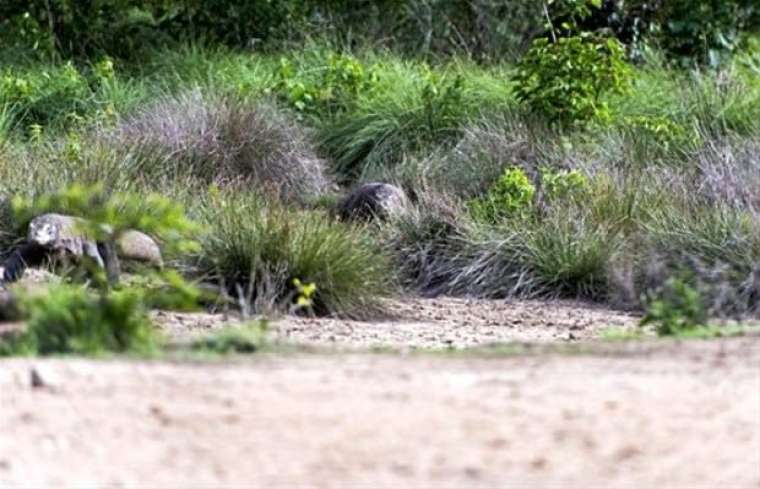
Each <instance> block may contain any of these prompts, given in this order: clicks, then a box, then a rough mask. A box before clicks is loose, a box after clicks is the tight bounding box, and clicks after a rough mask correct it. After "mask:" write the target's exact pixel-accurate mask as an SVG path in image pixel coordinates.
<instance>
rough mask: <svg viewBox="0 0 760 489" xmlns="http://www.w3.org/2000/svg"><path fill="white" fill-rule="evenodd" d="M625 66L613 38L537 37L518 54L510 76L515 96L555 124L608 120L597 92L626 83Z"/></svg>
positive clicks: (615, 89) (619, 88) (614, 89)
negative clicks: (515, 66) (528, 48)
mask: <svg viewBox="0 0 760 489" xmlns="http://www.w3.org/2000/svg"><path fill="white" fill-rule="evenodd" d="M630 73H631V70H630V68H629V66H628V64H627V62H626V59H625V51H624V49H623V47H622V45H621V44H620V43H619V42H618V41H617V40H615V39H604V38H599V37H595V36H592V35H588V34H582V35H578V36H573V37H560V38H559V39H557V40H556V42H551V41H550V40H549V39H546V38H539V39H536V40H535V41H534V42H533V46H532V47H531V48H530V50H529V51H528V52H527V53H526V54H525V56H524V57H523V58H522V59H521V60H520V62H519V64H518V70H517V73H516V74H515V76H514V83H515V94H516V96H517V99H518V100H520V101H521V102H523V103H524V104H526V106H527V107H528V108H529V109H530V110H531V111H533V112H536V113H538V114H540V115H542V116H544V117H546V118H547V119H548V120H550V121H553V122H558V123H560V124H570V123H576V122H577V123H585V122H589V121H592V120H598V121H602V122H606V121H608V120H609V118H610V116H609V108H608V106H607V103H606V102H605V101H604V99H603V96H604V95H605V94H607V93H619V92H622V91H624V90H625V89H626V88H627V85H628V79H629V77H630Z"/></svg>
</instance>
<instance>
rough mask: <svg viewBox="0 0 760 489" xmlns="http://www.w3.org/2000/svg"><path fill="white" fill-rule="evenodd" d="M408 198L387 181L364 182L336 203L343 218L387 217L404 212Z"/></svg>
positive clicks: (407, 204) (367, 218) (366, 218)
mask: <svg viewBox="0 0 760 489" xmlns="http://www.w3.org/2000/svg"><path fill="white" fill-rule="evenodd" d="M408 206H409V199H408V198H407V197H406V194H405V193H404V191H403V190H401V189H400V188H399V187H396V186H395V185H391V184H389V183H365V184H363V185H360V186H359V187H357V188H355V189H354V190H353V191H352V192H351V193H350V194H349V195H348V196H347V197H346V198H344V199H343V201H341V203H340V204H339V205H338V215H339V216H340V218H341V219H343V220H348V219H362V220H369V219H373V218H379V219H387V218H389V217H391V216H394V215H400V214H403V213H404V212H406V210H407V209H408Z"/></svg>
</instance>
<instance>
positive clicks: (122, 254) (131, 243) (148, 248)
mask: <svg viewBox="0 0 760 489" xmlns="http://www.w3.org/2000/svg"><path fill="white" fill-rule="evenodd" d="M116 252H117V254H118V255H119V258H121V259H123V260H134V261H138V262H142V263H145V264H148V265H152V266H154V267H158V268H161V267H162V266H163V265H164V260H163V257H162V256H161V248H159V246H158V243H156V241H155V240H154V239H153V238H151V237H150V236H148V235H147V234H145V233H143V232H140V231H134V230H129V231H126V232H124V233H122V234H121V236H119V239H118V240H116Z"/></svg>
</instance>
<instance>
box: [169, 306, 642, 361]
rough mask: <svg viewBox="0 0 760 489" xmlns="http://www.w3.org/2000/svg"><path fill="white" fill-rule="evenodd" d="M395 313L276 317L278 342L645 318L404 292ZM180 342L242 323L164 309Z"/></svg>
mask: <svg viewBox="0 0 760 489" xmlns="http://www.w3.org/2000/svg"><path fill="white" fill-rule="evenodd" d="M387 310H388V311H390V312H392V317H388V318H386V319H383V320H376V321H350V320H344V319H331V318H306V317H295V316H285V317H281V318H278V319H276V320H274V321H272V323H271V340H272V341H275V342H281V343H286V344H298V345H309V346H329V347H332V348H337V349H341V350H357V349H358V350H366V349H378V348H391V349H394V350H414V349H438V348H455V349H456V348H467V347H473V346H482V345H487V344H492V343H513V342H539V343H546V342H556V341H562V342H575V341H580V340H588V339H594V338H598V337H599V333H600V332H601V331H603V330H605V329H608V328H621V329H632V328H635V327H636V325H637V324H638V321H639V318H638V316H636V315H634V314H628V313H625V312H620V311H614V310H610V309H607V308H604V307H600V306H595V305H592V304H589V303H584V302H578V301H506V300H479V299H458V298H449V297H444V298H436V299H422V298H405V299H403V300H395V301H389V302H388V303H387ZM156 319H157V322H159V323H160V324H161V326H162V328H163V329H164V330H165V331H167V332H168V333H169V335H170V336H171V337H173V338H174V339H176V340H182V339H184V338H187V337H193V336H197V335H202V334H206V333H209V332H211V331H213V330H214V329H218V328H220V327H222V326H225V325H229V324H234V323H236V322H239V321H240V320H239V319H236V318H234V317H230V316H226V315H224V314H197V313H193V314H181V313H173V312H159V313H157V315H156Z"/></svg>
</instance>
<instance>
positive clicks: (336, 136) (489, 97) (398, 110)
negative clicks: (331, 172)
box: [320, 61, 514, 178]
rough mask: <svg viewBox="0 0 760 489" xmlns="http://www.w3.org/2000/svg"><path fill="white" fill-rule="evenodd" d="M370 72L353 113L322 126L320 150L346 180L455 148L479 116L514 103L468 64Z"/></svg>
mask: <svg viewBox="0 0 760 489" xmlns="http://www.w3.org/2000/svg"><path fill="white" fill-rule="evenodd" d="M371 69H372V70H374V73H375V76H376V81H375V82H374V84H373V86H372V88H371V89H369V90H366V91H363V92H360V93H359V94H358V95H357V98H356V100H355V102H354V105H353V107H352V109H351V110H349V111H347V112H345V113H344V114H341V115H340V116H338V117H336V118H334V119H332V120H328V121H326V123H324V124H322V125H321V126H320V134H321V144H322V147H323V148H324V149H325V150H326V151H327V153H328V154H329V155H330V156H331V157H332V159H333V161H334V166H335V169H336V171H337V172H338V173H339V174H340V175H341V176H343V177H345V178H361V176H362V175H366V174H367V173H371V172H377V171H378V169H382V168H384V167H392V166H394V165H397V164H398V163H399V162H400V161H401V160H402V159H403V158H404V156H405V155H408V154H420V153H423V152H424V151H429V150H431V149H434V148H435V147H437V146H440V145H448V144H451V142H452V141H456V140H457V138H458V137H459V135H460V134H461V131H462V130H463V128H464V127H465V126H466V125H467V123H468V122H469V121H471V120H472V119H475V118H476V117H478V116H479V115H480V114H481V113H483V112H488V111H491V110H494V109H495V108H499V107H502V108H503V107H508V106H510V105H512V104H513V103H514V100H513V98H512V96H511V94H510V92H509V87H508V84H507V83H505V82H504V81H503V80H502V81H501V82H499V83H496V80H497V79H498V77H499V74H498V73H493V72H492V71H489V70H484V69H482V68H477V67H475V66H472V65H469V64H450V65H448V66H445V67H438V68H435V69H431V68H430V67H428V66H427V65H424V64H414V63H411V62H401V61H384V62H378V63H375V64H374V65H372V68H371ZM494 71H498V70H494Z"/></svg>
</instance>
